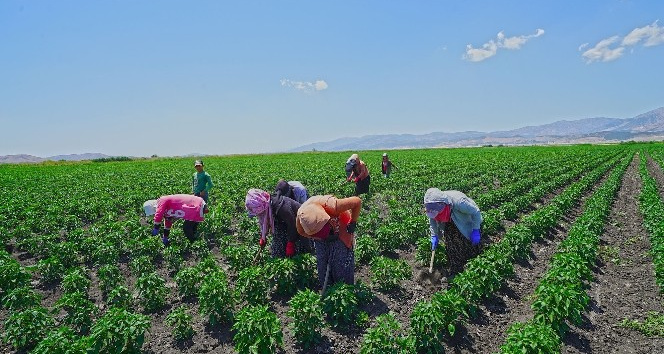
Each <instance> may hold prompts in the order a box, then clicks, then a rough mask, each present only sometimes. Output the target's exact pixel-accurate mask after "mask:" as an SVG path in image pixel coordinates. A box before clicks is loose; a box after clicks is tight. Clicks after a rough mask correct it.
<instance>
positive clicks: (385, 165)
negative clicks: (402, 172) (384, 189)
mask: <svg viewBox="0 0 664 354" xmlns="http://www.w3.org/2000/svg"><path fill="white" fill-rule="evenodd" d="M381 167H382V170H383V177H390V173H392V167H394V168H396V169H397V170H398V169H399V167H397V165H395V164H393V163H392V161H390V158H389V157H387V153H384V154H383V162H382V163H381Z"/></svg>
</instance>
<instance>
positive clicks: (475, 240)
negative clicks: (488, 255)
mask: <svg viewBox="0 0 664 354" xmlns="http://www.w3.org/2000/svg"><path fill="white" fill-rule="evenodd" d="M470 243H472V244H473V246H477V245H479V244H480V230H479V229H473V232H471V233H470Z"/></svg>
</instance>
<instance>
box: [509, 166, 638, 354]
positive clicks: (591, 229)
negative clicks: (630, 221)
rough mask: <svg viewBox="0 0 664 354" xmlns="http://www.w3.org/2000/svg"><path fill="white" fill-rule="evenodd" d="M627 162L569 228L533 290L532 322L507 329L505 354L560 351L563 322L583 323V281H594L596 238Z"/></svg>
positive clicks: (602, 187) (601, 230) (586, 297)
mask: <svg viewBox="0 0 664 354" xmlns="http://www.w3.org/2000/svg"><path fill="white" fill-rule="evenodd" d="M630 161H631V159H627V160H626V161H625V162H623V163H621V164H620V165H619V166H618V167H616V169H615V170H614V171H613V173H612V174H611V176H610V177H609V178H608V179H607V180H606V181H605V182H604V183H603V184H602V186H601V187H599V188H598V189H597V190H596V191H595V192H594V193H593V194H592V196H590V197H589V198H588V199H587V200H586V202H585V205H584V211H583V214H582V215H581V216H579V217H578V218H577V219H576V220H575V221H574V223H573V224H572V226H571V228H570V230H569V232H568V236H567V238H566V239H565V240H563V242H561V243H560V245H559V246H558V249H557V251H556V253H555V254H554V256H553V259H552V261H551V264H550V266H549V269H548V271H547V272H546V274H544V276H543V277H542V279H541V280H540V282H539V285H538V286H537V288H536V289H535V293H534V297H533V298H534V301H533V303H532V305H531V307H532V309H533V311H534V317H533V319H532V320H530V321H529V322H527V323H515V324H513V325H512V326H511V327H510V329H509V330H508V337H507V339H506V342H505V344H504V345H503V346H502V347H501V351H502V352H503V353H517V352H544V353H553V352H558V351H559V350H560V343H561V342H560V338H561V337H562V336H563V335H564V334H565V332H566V331H567V330H568V328H569V327H568V325H567V321H570V322H573V323H575V324H580V323H581V321H582V317H581V316H582V313H583V312H584V311H585V309H586V307H587V306H588V304H589V301H590V298H589V297H588V294H586V289H587V287H588V283H587V282H589V281H591V280H592V267H593V265H594V264H595V260H596V256H597V248H598V245H599V240H600V236H601V234H602V232H603V230H604V224H605V222H606V219H607V217H608V215H609V212H610V210H611V205H612V204H613V200H614V198H615V194H616V192H617V191H618V189H619V188H620V184H621V181H622V176H623V175H624V173H625V170H626V169H627V166H628V165H629V163H630Z"/></svg>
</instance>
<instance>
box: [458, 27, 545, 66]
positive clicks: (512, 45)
mask: <svg viewBox="0 0 664 354" xmlns="http://www.w3.org/2000/svg"><path fill="white" fill-rule="evenodd" d="M543 34H544V30H543V29H541V28H538V29H537V31H535V33H534V34H530V35H523V36H514V37H505V34H504V33H503V31H500V32H498V35H496V39H495V40H494V39H492V40H490V41H488V42H487V43H484V44H482V47H481V48H473V46H472V45H471V44H468V45H467V46H466V54H464V55H463V59H465V60H468V61H472V62H478V61H482V60H485V59H488V58H491V57H492V56H494V55H496V53H498V49H501V48H504V49H512V50H516V49H521V47H522V46H523V45H524V44H526V42H528V41H529V40H530V39H532V38H536V37H539V36H541V35H543Z"/></svg>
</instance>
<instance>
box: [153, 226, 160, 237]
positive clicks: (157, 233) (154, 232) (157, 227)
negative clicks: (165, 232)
mask: <svg viewBox="0 0 664 354" xmlns="http://www.w3.org/2000/svg"><path fill="white" fill-rule="evenodd" d="M157 235H159V225H155V226H154V227H153V228H152V236H157Z"/></svg>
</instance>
